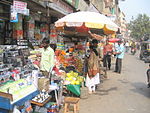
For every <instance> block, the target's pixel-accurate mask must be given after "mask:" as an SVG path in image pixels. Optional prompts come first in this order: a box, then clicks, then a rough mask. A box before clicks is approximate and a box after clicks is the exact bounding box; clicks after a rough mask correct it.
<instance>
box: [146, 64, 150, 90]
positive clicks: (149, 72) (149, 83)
mask: <svg viewBox="0 0 150 113" xmlns="http://www.w3.org/2000/svg"><path fill="white" fill-rule="evenodd" d="M146 74H147V88H150V64H149V68H148V69H147V72H146Z"/></svg>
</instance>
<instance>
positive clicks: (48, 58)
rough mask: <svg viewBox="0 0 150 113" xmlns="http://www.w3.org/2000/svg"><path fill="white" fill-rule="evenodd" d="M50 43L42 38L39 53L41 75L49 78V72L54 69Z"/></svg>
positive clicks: (52, 51)
mask: <svg viewBox="0 0 150 113" xmlns="http://www.w3.org/2000/svg"><path fill="white" fill-rule="evenodd" d="M49 44H50V41H49V39H48V38H44V39H43V40H42V48H41V49H40V52H41V62H40V70H41V71H42V74H43V75H44V76H45V77H46V78H49V72H50V71H51V70H52V68H53V67H54V50H53V49H52V48H51V47H50V46H49Z"/></svg>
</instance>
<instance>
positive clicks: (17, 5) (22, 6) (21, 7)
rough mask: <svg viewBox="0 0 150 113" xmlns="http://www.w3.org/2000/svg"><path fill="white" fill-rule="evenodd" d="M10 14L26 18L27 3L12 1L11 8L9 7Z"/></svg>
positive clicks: (27, 11)
mask: <svg viewBox="0 0 150 113" xmlns="http://www.w3.org/2000/svg"><path fill="white" fill-rule="evenodd" d="M11 12H17V13H21V14H24V15H27V16H28V15H29V9H27V3H26V2H21V1H16V0H14V2H13V6H11Z"/></svg>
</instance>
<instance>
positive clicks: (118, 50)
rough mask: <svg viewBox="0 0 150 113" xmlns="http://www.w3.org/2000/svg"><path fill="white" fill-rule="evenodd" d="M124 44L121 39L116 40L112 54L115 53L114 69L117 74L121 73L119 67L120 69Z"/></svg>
mask: <svg viewBox="0 0 150 113" xmlns="http://www.w3.org/2000/svg"><path fill="white" fill-rule="evenodd" d="M124 51H125V49H124V45H123V42H122V40H120V41H118V46H117V48H116V51H115V52H114V54H115V55H116V65H115V71H114V72H117V73H119V74H121V69H122V59H123V58H124Z"/></svg>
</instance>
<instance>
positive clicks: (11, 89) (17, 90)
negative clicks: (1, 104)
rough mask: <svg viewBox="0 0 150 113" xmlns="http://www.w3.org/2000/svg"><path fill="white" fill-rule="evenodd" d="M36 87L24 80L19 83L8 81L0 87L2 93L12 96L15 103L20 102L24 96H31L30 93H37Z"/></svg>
mask: <svg viewBox="0 0 150 113" xmlns="http://www.w3.org/2000/svg"><path fill="white" fill-rule="evenodd" d="M36 90H37V89H36V87H35V86H34V85H33V84H30V83H29V82H28V81H26V80H24V79H20V80H18V81H8V82H6V83H4V84H3V85H2V86H1V87H0V92H4V93H8V94H12V96H13V101H16V100H19V99H20V98H22V97H24V95H28V94H30V92H33V91H36Z"/></svg>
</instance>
